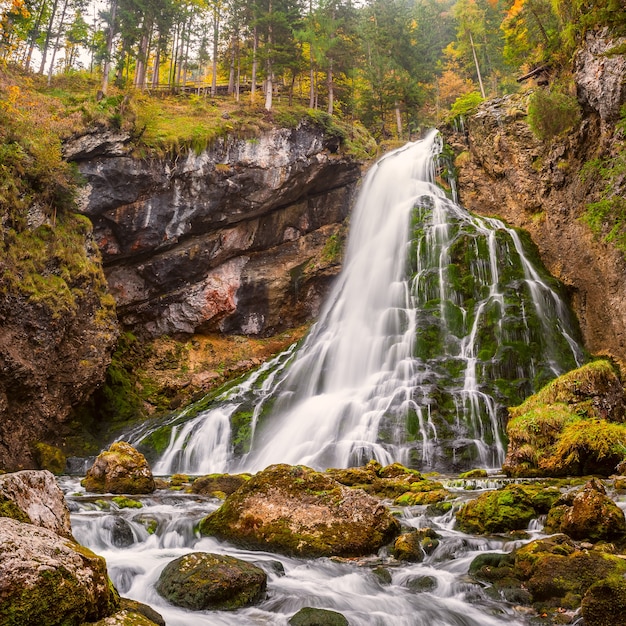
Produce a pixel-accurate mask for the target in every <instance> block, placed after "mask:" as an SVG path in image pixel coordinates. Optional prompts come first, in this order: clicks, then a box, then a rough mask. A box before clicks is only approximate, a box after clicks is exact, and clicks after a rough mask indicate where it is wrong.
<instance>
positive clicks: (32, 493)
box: [0, 470, 72, 539]
mask: <svg viewBox="0 0 626 626" xmlns="http://www.w3.org/2000/svg"><path fill="white" fill-rule="evenodd" d="M11 512H13V514H11ZM0 514H1V515H3V516H6V517H12V518H14V519H17V520H18V521H22V522H30V523H32V524H35V525H36V526H41V527H42V528H47V529H48V530H51V531H52V532H54V533H56V534H58V535H61V536H63V537H67V538H70V539H71V538H72V528H71V523H70V512H69V509H68V508H67V504H66V502H65V498H64V496H63V492H62V491H61V489H60V487H59V485H58V484H57V482H56V480H55V479H54V476H53V475H52V474H51V473H50V472H48V471H47V470H42V471H37V470H24V471H21V472H15V473H13V474H4V475H1V476H0Z"/></svg>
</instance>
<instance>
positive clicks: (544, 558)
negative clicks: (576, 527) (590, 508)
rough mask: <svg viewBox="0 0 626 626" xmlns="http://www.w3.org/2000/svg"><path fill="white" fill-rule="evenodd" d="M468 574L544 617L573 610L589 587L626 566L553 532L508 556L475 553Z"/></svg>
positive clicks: (617, 575)
mask: <svg viewBox="0 0 626 626" xmlns="http://www.w3.org/2000/svg"><path fill="white" fill-rule="evenodd" d="M469 573H470V575H471V576H473V577H474V578H476V579H478V580H480V581H485V582H488V583H491V584H492V585H493V587H494V588H495V589H496V590H497V591H498V592H499V593H500V594H501V596H502V597H503V598H505V599H507V600H510V601H512V602H516V603H518V604H526V605H532V606H533V607H534V608H535V609H536V610H537V611H539V612H541V613H545V614H546V616H547V615H549V614H555V615H556V614H557V613H558V612H559V611H563V609H566V610H568V611H575V610H577V609H578V608H579V607H580V606H581V601H582V599H583V597H585V595H586V594H587V593H588V590H589V589H590V588H591V587H592V586H593V585H595V584H597V583H598V582H599V581H605V580H617V579H622V577H623V575H624V574H625V573H626V562H624V560H623V559H621V558H619V557H617V556H614V555H611V554H605V553H603V552H600V551H597V550H587V549H581V548H580V547H579V546H577V544H575V543H574V542H573V541H572V540H571V539H570V538H569V537H567V536H566V535H563V534H558V535H553V536H551V537H548V538H546V539H539V540H535V541H532V542H530V543H529V544H526V545H525V546H522V547H521V548H518V549H517V550H515V551H514V552H512V553H507V554H500V553H485V554H480V555H478V556H477V557H476V558H475V559H474V560H473V561H472V563H471V565H470V568H469ZM599 595H601V594H600V593H599ZM589 602H590V605H594V603H595V601H592V600H591V599H590V600H589ZM594 606H595V605H594ZM592 610H595V608H594V609H592ZM552 623H563V622H552ZM585 623H586V622H585ZM608 623H610V622H607V624H608Z"/></svg>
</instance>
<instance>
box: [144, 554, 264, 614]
mask: <svg viewBox="0 0 626 626" xmlns="http://www.w3.org/2000/svg"><path fill="white" fill-rule="evenodd" d="M266 585H267V574H266V573H265V572H264V571H263V570H262V569H261V568H259V567H257V566H256V565H252V563H248V562H246V561H242V560H241V559H236V558H234V557H232V556H224V555H219V554H209V553H206V552H192V553H191V554H186V555H184V556H181V557H180V558H178V559H175V560H174V561H170V562H169V563H168V564H167V565H166V566H165V569H164V570H163V572H161V576H160V577H159V580H158V582H157V584H156V590H157V591H158V592H159V594H160V595H162V596H163V597H164V598H165V599H166V600H168V601H169V602H171V603H172V604H175V605H176V606H182V607H184V608H186V609H191V610H193V611H202V610H207V609H219V610H234V609H238V608H241V607H242V606H247V605H250V604H254V603H255V602H257V601H258V600H260V599H261V598H262V596H263V594H264V592H265V588H266Z"/></svg>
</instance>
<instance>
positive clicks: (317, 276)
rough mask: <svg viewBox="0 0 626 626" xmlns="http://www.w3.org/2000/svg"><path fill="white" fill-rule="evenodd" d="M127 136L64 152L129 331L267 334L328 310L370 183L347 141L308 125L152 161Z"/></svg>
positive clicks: (92, 139)
mask: <svg viewBox="0 0 626 626" xmlns="http://www.w3.org/2000/svg"><path fill="white" fill-rule="evenodd" d="M127 139H128V138H124V137H121V136H120V137H115V136H111V135H110V134H107V135H104V136H102V135H101V136H99V137H98V136H95V135H94V136H87V137H83V138H79V139H77V140H75V141H74V142H71V143H68V144H67V145H66V148H65V149H66V157H67V158H69V159H70V160H73V161H75V162H77V164H78V168H79V170H80V172H81V174H82V175H83V177H84V178H85V179H86V181H87V186H86V188H85V190H84V194H83V197H82V201H81V210H82V212H83V213H84V214H85V215H87V216H88V217H89V218H90V219H91V220H92V222H93V224H94V233H95V237H96V240H97V242H98V245H99V247H100V250H101V251H102V255H103V262H104V267H105V272H106V275H107V280H108V283H109V287H110V290H111V293H112V294H113V296H114V297H115V300H116V302H117V311H118V316H119V318H120V321H121V322H122V323H123V324H124V325H125V326H127V327H131V328H133V329H135V330H137V331H139V332H144V333H147V334H148V335H151V336H158V335H162V334H176V333H194V332H207V331H221V332H234V333H243V334H257V335H267V334H270V333H272V332H276V331H279V330H282V329H284V328H287V327H290V326H294V325H296V324H298V323H301V322H302V321H303V320H306V319H310V318H311V317H313V316H315V315H316V314H317V312H318V310H319V307H320V305H321V302H322V300H323V296H324V294H325V292H326V289H327V287H328V284H329V282H330V279H331V278H332V277H333V276H334V275H335V274H336V273H337V271H338V269H339V264H338V260H339V259H338V253H339V251H340V249H341V239H342V236H343V226H342V224H343V222H344V220H345V218H346V217H347V215H348V211H349V207H350V201H351V197H352V194H353V191H354V187H355V185H356V182H357V180H358V179H359V177H360V168H359V164H358V163H356V162H355V161H354V160H352V159H350V158H347V157H346V156H344V155H342V154H341V153H340V151H339V141H338V139H337V138H336V137H334V136H330V135H328V134H326V133H325V132H324V131H323V130H322V129H320V128H318V127H315V126H312V125H307V124H301V125H300V126H298V127H297V128H295V129H292V130H289V129H278V130H273V131H271V132H268V133H265V134H264V135H262V136H261V137H260V138H258V139H252V140H243V139H227V140H222V141H220V142H218V143H217V145H215V146H214V147H213V148H212V149H210V150H208V151H205V152H202V153H201V154H195V153H193V152H192V153H189V154H187V155H184V156H178V157H172V158H162V159H145V160H144V159H138V158H135V157H133V156H132V155H131V154H130V151H129V149H128V148H127V147H126V145H125V143H126V140H127Z"/></svg>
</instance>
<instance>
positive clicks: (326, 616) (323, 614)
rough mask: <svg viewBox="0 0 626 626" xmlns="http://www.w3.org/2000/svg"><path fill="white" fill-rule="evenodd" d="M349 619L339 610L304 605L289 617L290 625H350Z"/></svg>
mask: <svg viewBox="0 0 626 626" xmlns="http://www.w3.org/2000/svg"><path fill="white" fill-rule="evenodd" d="M348 624H349V622H348V620H347V619H346V618H345V617H344V616H343V615H342V614H341V613H337V611H329V610H328V609H315V608H312V607H308V606H307V607H304V608H303V609H300V610H299V611H298V612H297V613H296V614H295V615H293V616H292V617H291V618H290V619H289V625H290V626H348Z"/></svg>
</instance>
